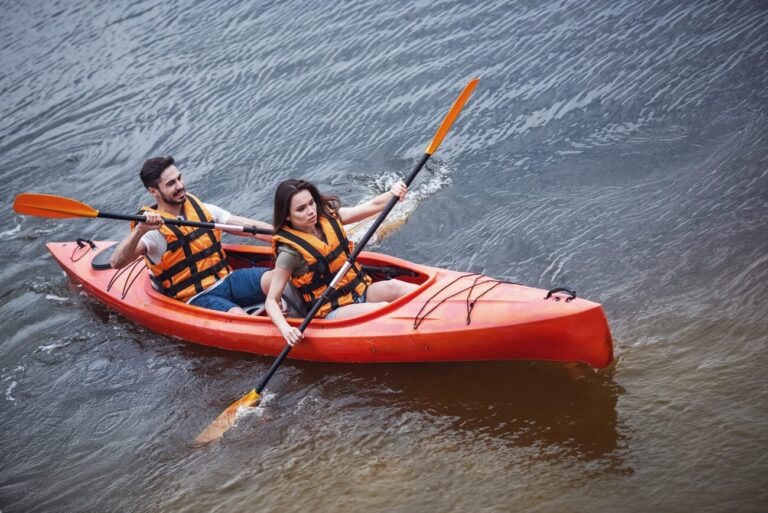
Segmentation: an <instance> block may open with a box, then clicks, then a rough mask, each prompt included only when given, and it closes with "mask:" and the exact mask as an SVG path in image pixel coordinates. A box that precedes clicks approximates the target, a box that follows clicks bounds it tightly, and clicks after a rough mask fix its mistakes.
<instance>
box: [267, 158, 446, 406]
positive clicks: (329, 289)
mask: <svg viewBox="0 0 768 513" xmlns="http://www.w3.org/2000/svg"><path fill="white" fill-rule="evenodd" d="M429 157H431V155H430V154H429V153H425V154H424V156H422V157H421V160H419V163H418V164H416V167H415V168H414V169H413V171H411V174H410V175H409V176H408V178H406V179H405V185H406V186H408V185H411V182H413V180H414V179H415V178H416V175H417V174H419V171H421V168H423V167H424V164H426V163H427V160H429ZM398 201H399V198H397V197H396V196H392V197H391V198H390V199H389V202H388V203H387V206H386V207H384V210H382V211H381V213H380V214H379V217H377V218H376V221H374V223H373V224H372V225H371V227H370V228H369V229H368V232H366V234H365V237H363V238H362V240H361V241H360V242H359V243H358V244H356V245H355V250H354V251H353V252H352V254H350V255H349V258H347V261H346V262H345V263H344V265H343V266H342V267H341V269H339V272H338V273H336V276H334V278H333V281H331V284H330V285H329V286H328V287H327V288H326V289H325V291H324V292H323V294H322V296H320V298H319V299H318V300H317V301H315V304H314V305H312V309H311V310H310V311H309V313H308V314H307V316H306V317H305V318H304V321H303V322H302V323H301V326H299V331H301V332H302V333H304V330H305V329H307V326H309V323H310V322H312V319H314V318H315V315H316V314H317V311H318V310H320V308H321V307H322V306H323V305H324V304H325V303H326V302H328V301H329V300H330V299H331V294H333V292H334V291H335V290H336V285H337V284H338V282H339V280H341V278H342V277H343V276H344V275H345V274H347V271H349V270H350V269H351V268H352V265H353V264H354V263H355V260H357V257H358V256H359V255H360V252H361V251H362V250H363V248H364V247H365V245H366V244H368V241H369V240H370V239H371V237H373V234H374V233H376V230H378V229H379V226H381V223H383V222H384V219H386V217H387V215H389V213H390V212H391V211H392V209H393V208H395V205H396V204H397V202H398ZM292 348H293V346H291V345H290V344H286V345H285V347H284V348H283V350H282V351H281V352H280V355H278V357H277V358H276V359H275V361H274V363H273V364H272V367H270V369H269V372H267V374H266V375H265V376H264V377H263V378H262V379H261V381H259V384H258V385H256V393H257V394H261V391H262V390H264V387H266V386H267V383H268V382H269V380H270V379H272V376H273V375H274V374H275V372H277V368H278V367H280V364H281V363H283V360H285V358H286V357H287V356H288V353H290V352H291V349H292Z"/></svg>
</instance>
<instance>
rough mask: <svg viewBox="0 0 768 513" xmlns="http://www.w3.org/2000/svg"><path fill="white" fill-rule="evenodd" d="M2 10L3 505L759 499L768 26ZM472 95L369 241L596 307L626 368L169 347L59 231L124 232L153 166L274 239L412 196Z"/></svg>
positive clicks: (122, 8)
mask: <svg viewBox="0 0 768 513" xmlns="http://www.w3.org/2000/svg"><path fill="white" fill-rule="evenodd" d="M0 4H2V5H1V6H0V7H1V9H0V12H2V15H1V17H0V38H1V39H0V40H1V41H2V45H1V47H0V57H1V58H2V68H1V70H0V94H1V95H2V104H1V105H0V109H2V110H1V111H0V113H1V115H0V152H2V159H1V160H0V190H2V198H3V203H4V204H5V208H3V209H0V221H2V226H1V227H0V241H2V244H0V263H1V264H2V265H0V283H1V284H2V286H1V288H0V330H2V338H1V339H0V340H1V342H0V412H1V414H0V510H2V512H3V513H10V512H51V511H53V512H59V511H61V512H64V511H66V512H69V511H94V512H95V511H110V512H111V511H115V512H124V511H141V512H155V511H174V512H175V511H184V512H187V511H188V512H198V511H200V512H202V511H227V512H229V511H425V510H430V511H542V512H550V511H551V512H563V511H589V512H613V511H680V512H688V511H717V512H731V511H740V512H745V511H755V512H758V511H760V512H762V511H766V510H768V492H766V490H768V478H766V476H767V475H768V408H767V406H768V404H767V403H768V401H767V400H766V399H767V395H768V385H766V378H765V369H766V366H767V365H768V356H767V355H766V349H767V347H766V346H767V345H768V335H767V333H768V321H766V319H765V317H766V310H767V309H766V305H767V304H768V301H767V300H766V297H768V295H767V292H766V285H768V254H766V247H768V4H766V2H763V1H758V0H754V1H716V2H715V1H673V0H668V1H647V2H638V1H628V0H627V1H623V0H620V1H616V0H611V1H608V0H602V1H597V0H596V1H587V2H585V1H575V0H574V1H563V2H532V1H510V2H506V1H495V0H494V1H488V2H475V3H470V2H456V1H446V2H440V1H431V2H421V1H408V2H402V1H400V2H398V1H395V2H392V1H388V2H354V3H347V2H293V1H289V2H253V3H249V2H239V1H231V2H213V1H210V0H202V1H195V2H191V1H186V2H182V1H166V2H157V1H156V0H147V1H139V2H130V3H127V2H107V1H104V2H92V1H82V0H74V1H66V2H65V1H58V2H57V1H51V2H9V1H2V2H0ZM473 76H479V77H481V79H482V81H481V84H480V86H479V87H478V89H477V90H476V92H475V95H474V97H473V98H472V99H471V101H470V103H469V104H468V105H467V107H466V108H465V110H464V112H463V113H462V116H461V118H460V119H459V121H458V122H457V124H456V125H455V126H454V127H453V129H452V131H451V133H450V134H449V135H448V137H447V138H446V140H445V142H444V143H443V145H442V147H441V148H440V150H439V151H438V153H437V154H436V155H435V158H434V159H433V160H432V161H431V162H430V164H429V167H428V169H427V170H425V171H424V172H423V173H422V175H420V177H419V179H418V181H417V183H416V184H415V185H414V187H413V192H414V194H412V199H411V201H410V203H409V205H407V206H406V207H405V210H403V211H401V212H400V214H399V215H400V216H401V218H406V219H407V220H406V222H405V224H404V225H403V226H401V227H400V228H399V229H397V230H396V231H395V232H394V233H393V234H392V235H390V236H389V237H387V238H385V239H384V240H382V241H381V242H380V243H379V244H378V245H377V247H376V249H377V250H378V251H382V252H386V253H391V254H394V255H397V256H400V257H402V258H405V259H408V260H412V261H416V262H421V263H425V264H430V265H436V266H442V267H448V268H452V269H458V270H466V271H474V272H481V273H486V274H489V275H492V276H496V277H503V278H508V279H513V280H515V281H520V282H524V283H527V284H530V285H534V286H539V287H543V288H546V287H550V286H553V285H569V286H571V287H573V288H575V289H576V290H577V291H578V292H579V295H581V296H584V297H588V298H590V299H593V300H595V301H599V302H601V303H603V304H604V306H605V309H606V312H607V315H608V318H609V322H610V324H611V328H612V331H613V334H614V340H615V351H616V355H617V357H618V359H617V362H616V364H615V365H614V366H613V367H611V368H609V369H607V370H604V371H601V372H593V371H592V370H590V369H587V368H584V367H582V366H568V365H559V364H544V363H529V362H512V363H467V364H450V365H383V366H354V365H323V364H312V363H306V362H303V363H302V362H299V363H296V362H288V363H286V364H285V365H284V366H283V367H282V368H281V370H280V372H279V373H278V374H277V375H276V377H275V378H274V379H273V380H272V382H271V383H270V390H269V394H268V400H267V401H266V403H265V405H264V406H263V407H260V408H258V409H256V410H255V411H252V412H251V413H250V414H248V415H245V416H244V417H242V418H241V419H240V421H239V422H238V424H237V426H236V428H235V429H233V430H232V431H231V432H229V433H228V434H227V436H226V438H225V440H224V441H223V443H220V444H218V445H214V446H212V447H208V448H205V449H195V448H192V447H190V445H189V442H190V440H192V439H193V438H194V436H195V435H196V434H197V433H198V432H199V430H200V429H201V428H203V427H204V426H205V425H206V424H207V423H208V422H209V421H210V420H211V419H212V418H213V417H215V415H216V414H217V413H218V412H220V411H221V409H222V408H223V407H225V406H226V405H228V404H229V402H230V401H232V400H234V399H235V398H236V397H238V396H239V395H240V394H242V393H243V392H245V391H246V390H248V389H250V388H252V387H253V386H254V384H255V383H256V381H257V380H258V379H259V377H260V376H262V375H263V373H264V372H265V371H266V370H267V368H268V367H269V365H270V364H271V362H272V359H271V358H263V357H257V356H253V355H242V354H229V353H225V352H223V351H217V350H209V349H206V348H200V347H195V346H192V345H189V344H186V343H183V342H180V341H177V340H173V339H169V338H166V337H161V336H158V335H155V334H153V333H150V332H148V331H146V330H144V329H142V328H140V327H138V326H136V325H135V324H133V323H131V322H129V321H127V320H125V319H123V318H121V317H119V316H118V315H116V314H114V313H112V312H110V311H109V310H107V309H106V308H104V307H103V306H101V305H100V304H98V303H97V302H96V301H94V300H92V299H90V298H88V297H85V296H84V295H82V294H81V293H80V291H79V290H78V289H77V288H75V287H73V286H71V285H69V284H68V282H67V280H66V279H65V278H64V276H63V274H62V272H61V271H60V269H59V268H58V266H57V265H56V264H55V262H53V260H52V259H51V258H50V257H48V256H47V252H46V250H45V247H44V244H45V242H46V241H63V240H73V239H75V238H76V237H81V236H87V237H92V238H100V239H107V238H119V237H122V236H123V235H124V234H125V233H126V231H127V227H126V226H125V225H124V224H121V223H118V222H110V221H106V220H74V219H73V220H52V219H51V220H45V219H39V218H29V217H21V216H19V215H16V214H15V213H13V212H12V210H11V203H12V199H13V197H14V196H15V195H16V194H18V193H20V192H25V191H34V192H48V193H53V194H60V195H64V196H68V197H72V198H75V199H78V200H80V201H83V202H86V203H88V204H90V205H93V206H94V207H96V208H99V209H104V210H109V211H113V212H125V213H131V212H133V211H135V210H136V208H137V207H138V206H139V205H141V204H143V203H145V202H146V201H148V200H149V196H148V195H147V194H146V193H145V192H144V191H143V189H142V187H141V184H140V182H139V180H138V176H137V175H138V170H139V168H140V166H141V163H142V162H143V160H144V159H145V158H147V157H148V156H152V155H157V154H168V153H170V154H173V155H174V156H175V157H176V158H177V159H178V160H179V161H180V167H181V168H182V171H183V172H184V174H185V176H186V179H187V185H188V189H189V190H190V191H192V192H193V193H196V194H198V195H199V196H201V197H203V198H204V199H206V200H207V201H210V202H213V203H218V204H220V205H222V206H225V207H227V208H229V209H230V210H232V211H233V212H235V213H239V214H243V215H250V216H254V217H257V218H262V219H268V218H269V216H270V209H271V203H270V202H271V197H272V194H273V191H274V188H275V186H276V184H277V183H278V182H279V181H281V180H282V179H284V178H286V177H289V176H292V177H306V178H309V179H311V180H313V181H315V182H317V183H318V184H319V185H320V187H321V189H323V190H326V191H329V192H330V191H332V192H335V193H337V194H339V195H341V196H342V198H344V199H345V200H346V202H347V203H355V202H357V201H360V200H361V199H363V198H365V197H368V196H370V195H372V194H375V193H377V192H379V191H382V190H384V189H385V188H386V186H387V184H388V183H390V182H391V181H392V180H393V179H394V177H396V176H404V175H405V174H406V173H407V172H408V171H409V170H410V169H411V167H412V165H413V164H414V162H415V161H416V159H417V158H418V157H419V156H420V155H421V153H422V152H423V149H424V147H425V146H426V144H427V143H428V142H429V140H430V138H431V137H432V135H433V134H434V130H435V129H436V127H437V124H438V123H439V121H440V120H441V119H442V116H443V115H444V114H445V112H446V111H447V109H448V107H449V106H450V104H451V102H452V101H453V99H454V98H455V97H456V95H457V94H458V92H459V91H460V90H461V88H462V87H463V85H464V84H465V83H466V82H467V81H468V80H469V79H470V78H471V77H473Z"/></svg>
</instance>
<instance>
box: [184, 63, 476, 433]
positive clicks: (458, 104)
mask: <svg viewBox="0 0 768 513" xmlns="http://www.w3.org/2000/svg"><path fill="white" fill-rule="evenodd" d="M479 81H480V79H478V78H474V79H472V80H470V82H469V84H467V85H466V87H464V90H463V91H462V92H461V94H460V95H459V97H458V98H457V99H456V101H455V102H454V104H453V106H452V107H451V110H450V111H448V114H447V115H446V116H445V119H444V120H443V122H442V123H441V124H440V128H438V129H437V133H436V134H435V136H434V137H433V138H432V142H431V143H430V144H429V146H427V150H426V151H425V152H424V155H423V156H422V157H421V159H420V160H419V162H418V164H416V167H415V168H414V169H413V171H411V174H410V175H409V176H408V178H406V179H405V185H406V186H409V185H410V184H411V182H413V180H414V178H416V175H417V174H418V173H419V171H421V168H422V167H424V164H426V162H427V160H429V157H431V156H432V154H433V153H434V152H435V151H436V150H437V148H438V146H440V143H441V142H443V138H444V137H445V135H446V134H447V133H448V130H450V128H451V125H453V122H454V121H455V120H456V118H457V117H458V115H459V112H461V109H462V107H463V106H464V104H465V103H466V102H467V100H468V99H469V97H470V95H471V94H472V91H473V90H474V89H475V87H476V86H477V84H478V82H479ZM398 200H399V198H396V197H394V196H393V197H392V198H391V199H390V200H389V203H387V206H386V207H385V208H384V210H382V212H381V213H380V214H379V217H378V218H377V219H376V221H375V222H374V223H373V224H372V225H371V227H370V228H369V229H368V232H367V233H366V234H365V236H364V237H363V238H362V240H361V241H360V242H359V243H358V244H356V245H355V250H354V251H353V252H352V254H351V255H349V258H348V259H347V261H346V262H345V263H344V265H343V266H342V267H341V269H340V270H339V272H338V273H336V276H334V278H333V280H332V281H331V283H330V285H329V286H328V287H327V288H326V289H325V292H323V295H322V296H321V297H320V299H318V300H317V301H315V304H314V305H313V307H312V309H311V310H310V311H309V313H308V314H307V316H306V317H305V318H304V321H303V322H302V323H301V326H299V331H301V332H302V333H303V332H304V330H305V329H306V328H307V326H309V323H310V322H312V319H313V318H314V317H315V314H316V313H317V311H318V310H320V308H321V307H322V306H323V304H325V302H327V301H328V300H329V298H330V295H331V294H332V293H333V292H334V290H335V289H336V285H337V284H338V283H339V281H340V280H341V278H342V277H343V276H344V275H345V274H346V273H347V271H349V269H350V268H351V267H352V265H353V264H354V262H355V260H356V259H357V257H358V255H359V254H360V252H361V251H362V250H363V248H364V247H365V245H366V244H367V243H368V241H369V240H370V238H371V237H373V234H374V233H376V230H377V229H378V228H379V226H381V223H382V222H384V219H385V218H386V217H387V215H388V214H389V212H390V211H391V210H392V209H393V208H394V206H395V204H397V202H398ZM291 349H292V346H291V345H290V344H286V345H285V347H284V348H283V350H282V352H281V353H280V355H279V356H278V357H277V358H276V359H275V361H274V363H273V364H272V367H270V369H269V371H268V372H267V374H266V375H265V376H264V378H262V380H261V381H260V382H259V384H258V385H256V388H254V389H253V390H251V391H250V392H248V393H247V394H246V395H244V396H243V397H241V398H240V399H238V400H237V401H235V402H234V403H233V404H232V405H230V406H229V408H227V409H226V410H224V412H223V413H222V414H221V415H219V416H218V417H217V418H216V420H214V421H213V423H211V424H210V425H209V426H208V427H207V428H205V429H204V430H203V431H202V432H201V433H200V434H199V435H198V436H197V438H195V443H196V444H205V443H208V442H213V441H215V440H218V439H220V438H221V436H222V435H223V434H224V432H226V431H227V430H228V429H229V428H231V427H232V426H233V425H234V423H235V420H237V411H238V410H239V409H240V408H241V407H248V406H253V405H254V404H256V402H257V401H258V400H259V394H261V392H262V391H263V390H264V387H266V386H267V383H268V382H269V380H270V379H271V378H272V376H273V375H274V374H275V372H276V371H277V368H278V367H279V366H280V364H281V363H283V360H285V358H286V356H288V353H289V352H290V351H291Z"/></svg>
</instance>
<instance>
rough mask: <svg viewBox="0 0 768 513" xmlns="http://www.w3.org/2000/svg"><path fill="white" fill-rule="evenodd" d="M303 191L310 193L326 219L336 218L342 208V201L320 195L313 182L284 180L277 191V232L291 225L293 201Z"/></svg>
mask: <svg viewBox="0 0 768 513" xmlns="http://www.w3.org/2000/svg"><path fill="white" fill-rule="evenodd" d="M301 191H309V193H310V194H311V195H312V199H314V200H315V204H316V205H317V211H318V213H320V214H322V215H325V216H326V217H331V216H335V215H336V211H337V210H339V207H340V206H341V200H339V197H338V196H333V195H331V196H325V195H323V194H320V191H319V190H317V187H315V184H313V183H312V182H308V181H306V180H296V179H294V178H291V179H289V180H283V181H282V182H280V184H279V185H278V186H277V190H276V191H275V210H274V213H273V214H272V225H273V226H274V227H275V228H274V230H275V232H277V231H278V230H280V229H282V228H283V226H285V225H286V224H289V225H290V222H289V221H288V214H289V212H290V209H291V200H292V199H293V197H294V196H295V195H296V193H298V192H301ZM318 219H319V216H318Z"/></svg>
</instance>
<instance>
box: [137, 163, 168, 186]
mask: <svg viewBox="0 0 768 513" xmlns="http://www.w3.org/2000/svg"><path fill="white" fill-rule="evenodd" d="M175 163H176V162H174V160H173V157H171V156H170V155H169V156H167V157H152V158H151V159H147V160H146V161H145V162H144V165H143V166H141V173H139V176H141V181H142V183H144V187H146V188H147V189H149V188H150V187H154V188H155V189H157V188H158V187H157V184H158V183H160V175H162V174H163V171H165V170H166V169H168V168H169V167H171V166H172V165H174V164H175Z"/></svg>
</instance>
